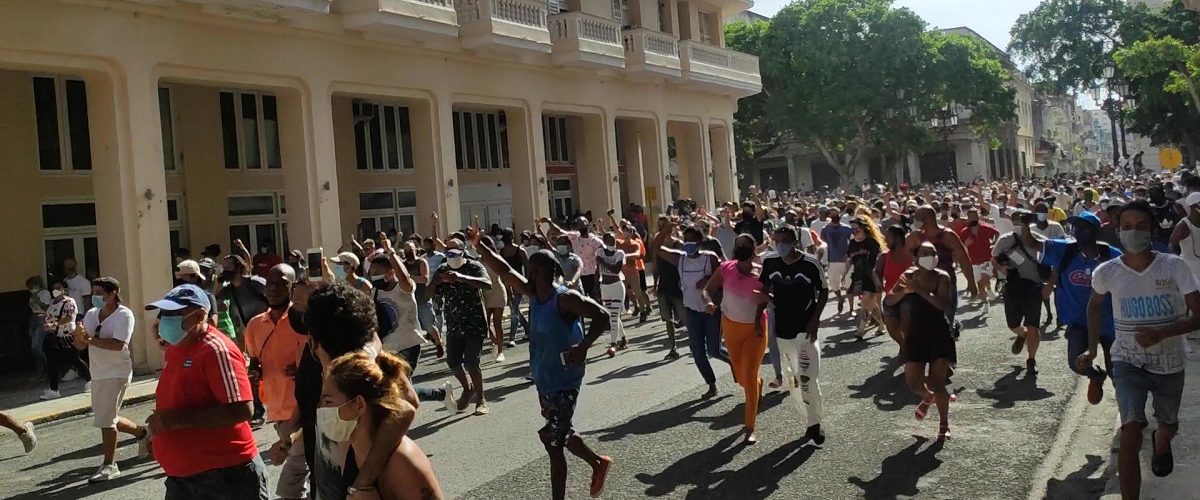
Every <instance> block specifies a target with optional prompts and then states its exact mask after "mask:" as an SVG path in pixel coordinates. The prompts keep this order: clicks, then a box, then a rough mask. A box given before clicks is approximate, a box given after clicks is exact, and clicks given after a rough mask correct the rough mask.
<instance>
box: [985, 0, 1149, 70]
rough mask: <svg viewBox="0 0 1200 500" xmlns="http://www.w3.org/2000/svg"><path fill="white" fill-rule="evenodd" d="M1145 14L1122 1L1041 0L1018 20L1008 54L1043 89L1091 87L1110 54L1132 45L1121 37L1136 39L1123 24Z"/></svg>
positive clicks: (1142, 9)
mask: <svg viewBox="0 0 1200 500" xmlns="http://www.w3.org/2000/svg"><path fill="white" fill-rule="evenodd" d="M1145 12H1146V9H1145V7H1144V6H1140V7H1131V6H1129V5H1128V4H1127V3H1126V2H1125V0H1043V1H1042V3H1040V4H1038V6H1037V7H1036V8H1034V9H1033V10H1032V11H1030V12H1028V13H1025V14H1022V15H1021V16H1020V17H1018V18H1017V22H1016V24H1014V25H1013V27H1012V30H1011V35H1012V42H1010V43H1009V46H1008V48H1009V52H1010V53H1011V54H1012V55H1013V56H1014V57H1015V58H1017V59H1018V60H1020V61H1021V62H1022V63H1024V64H1026V65H1027V67H1028V72H1029V76H1030V78H1031V79H1032V80H1033V81H1035V82H1039V83H1041V84H1042V88H1043V89H1046V90H1053V91H1055V92H1066V91H1067V90H1070V89H1080V90H1082V89H1086V88H1090V87H1093V86H1095V83H1096V82H1097V80H1098V78H1099V77H1100V75H1101V69H1102V68H1103V67H1104V65H1105V63H1106V62H1108V61H1109V60H1111V57H1112V54H1113V52H1114V51H1116V49H1118V48H1120V47H1123V46H1126V45H1128V44H1129V43H1132V42H1130V41H1127V40H1126V37H1128V36H1134V37H1136V35H1132V34H1131V33H1133V32H1136V30H1134V29H1123V26H1124V25H1125V23H1126V22H1127V21H1130V20H1132V18H1134V17H1135V16H1140V15H1145Z"/></svg>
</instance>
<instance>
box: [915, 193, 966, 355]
mask: <svg viewBox="0 0 1200 500" xmlns="http://www.w3.org/2000/svg"><path fill="white" fill-rule="evenodd" d="M921 243H931V244H933V248H934V249H936V250H937V254H938V263H937V265H938V269H941V270H943V271H946V272H947V273H949V274H950V275H951V276H954V265H955V264H958V267H959V270H960V271H961V272H962V274H963V277H964V278H966V279H967V291H968V292H969V293H970V294H971V297H974V298H978V297H979V287H978V284H977V283H976V282H975V273H974V269H973V268H972V267H971V258H970V257H969V256H968V255H967V249H966V248H965V247H964V246H963V244H962V240H961V239H959V237H958V235H957V234H955V233H954V232H953V231H950V230H947V229H946V228H944V227H941V226H940V225H938V223H937V219H936V218H935V217H934V215H933V208H932V207H930V206H928V205H924V206H921V207H920V208H918V209H917V211H916V213H915V214H914V215H913V224H912V232H911V233H909V235H908V248H909V249H912V250H914V251H915V249H916V248H917V247H918V246H920V245H921ZM944 312H945V313H946V320H947V321H949V322H950V326H951V328H952V329H953V330H952V331H953V332H954V335H955V337H957V336H958V334H959V331H960V330H961V329H962V325H961V324H960V323H959V322H958V321H956V320H955V318H954V316H955V314H956V313H957V312H958V285H957V280H954V279H951V280H950V305H949V307H948V308H946V309H944Z"/></svg>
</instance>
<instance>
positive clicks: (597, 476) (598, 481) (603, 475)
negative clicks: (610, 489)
mask: <svg viewBox="0 0 1200 500" xmlns="http://www.w3.org/2000/svg"><path fill="white" fill-rule="evenodd" d="M611 468H612V459H611V458H609V457H600V463H599V464H598V465H596V467H594V468H592V487H591V494H592V498H598V497H599V496H600V494H601V493H604V480H605V479H608V470H609V469H611Z"/></svg>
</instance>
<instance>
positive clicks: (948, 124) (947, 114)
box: [930, 103, 958, 182]
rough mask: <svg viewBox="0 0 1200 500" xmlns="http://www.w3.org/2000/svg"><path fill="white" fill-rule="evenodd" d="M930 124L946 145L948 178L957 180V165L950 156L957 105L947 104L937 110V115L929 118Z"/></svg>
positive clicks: (956, 119) (956, 121)
mask: <svg viewBox="0 0 1200 500" xmlns="http://www.w3.org/2000/svg"><path fill="white" fill-rule="evenodd" d="M930 125H932V126H933V129H934V130H935V131H936V132H937V134H938V135H940V136H941V137H942V142H943V143H944V144H945V146H946V151H945V153H946V163H947V167H946V170H947V171H948V172H949V173H950V180H951V181H952V182H958V166H957V165H955V162H954V160H953V158H951V156H950V136H951V135H954V129H955V128H957V127H958V107H957V106H956V105H955V104H954V103H950V104H947V105H946V106H945V107H944V108H942V109H941V110H938V113H937V115H936V116H934V117H933V119H932V120H930Z"/></svg>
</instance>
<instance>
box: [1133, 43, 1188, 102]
mask: <svg viewBox="0 0 1200 500" xmlns="http://www.w3.org/2000/svg"><path fill="white" fill-rule="evenodd" d="M1113 59H1114V60H1115V61H1116V63H1117V66H1118V67H1120V68H1121V71H1122V72H1124V73H1125V74H1126V75H1129V76H1131V77H1134V78H1147V77H1150V76H1153V75H1156V74H1160V73H1164V72H1165V73H1166V82H1165V85H1163V87H1162V89H1163V90H1165V91H1167V92H1170V93H1173V94H1186V95H1187V96H1188V97H1189V98H1191V100H1192V105H1193V106H1194V107H1195V109H1198V110H1200V90H1198V87H1200V83H1197V80H1198V79H1200V45H1187V44H1184V43H1183V42H1182V41H1180V40H1179V39H1178V38H1175V37H1172V36H1166V37H1162V38H1151V39H1148V40H1139V41H1137V42H1135V43H1134V44H1133V46H1132V47H1129V48H1125V49H1121V50H1118V51H1117V53H1116V54H1114V57H1113Z"/></svg>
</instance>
